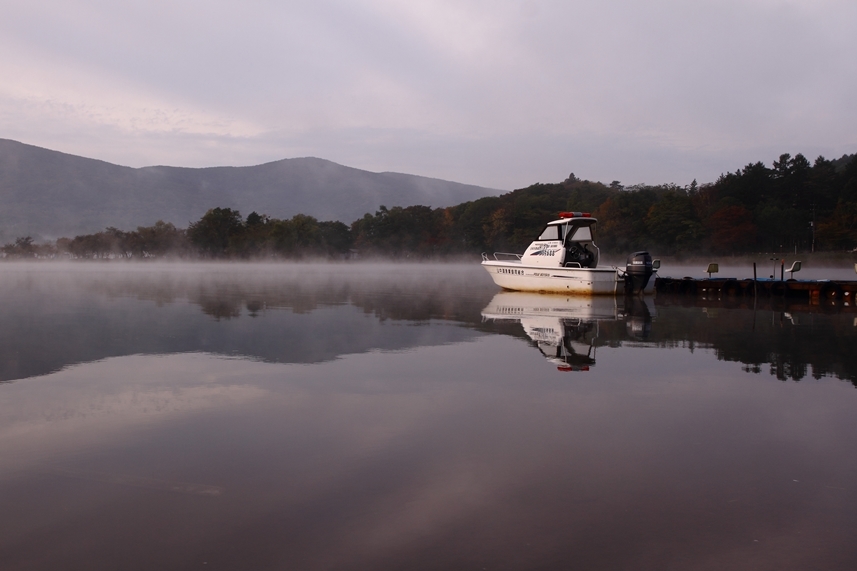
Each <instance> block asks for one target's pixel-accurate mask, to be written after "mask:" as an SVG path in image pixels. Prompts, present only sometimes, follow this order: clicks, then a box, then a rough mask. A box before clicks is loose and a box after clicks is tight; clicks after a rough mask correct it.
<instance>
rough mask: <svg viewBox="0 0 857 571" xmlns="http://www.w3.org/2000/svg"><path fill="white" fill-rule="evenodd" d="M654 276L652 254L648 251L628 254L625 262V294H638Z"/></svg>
mask: <svg viewBox="0 0 857 571" xmlns="http://www.w3.org/2000/svg"><path fill="white" fill-rule="evenodd" d="M651 277H652V255H651V254H649V253H648V252H645V251H644V252H634V253H633V254H631V255H630V256H628V262H627V263H626V264H625V294H626V295H631V294H633V295H638V294H640V293H642V292H643V289H644V288H645V287H646V285H647V284H648V283H649V278H651Z"/></svg>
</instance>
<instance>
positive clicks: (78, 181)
mask: <svg viewBox="0 0 857 571" xmlns="http://www.w3.org/2000/svg"><path fill="white" fill-rule="evenodd" d="M500 193H501V191H500V190H494V189H490V188H483V187H479V186H473V185H466V184H460V183H456V182H449V181H445V180H439V179H433V178H427V177H421V176H414V175H407V174H400V173H392V172H384V173H373V172H369V171H364V170H359V169H355V168H350V167H346V166H342V165H339V164H336V163H333V162H331V161H326V160H323V159H317V158H299V159H284V160H281V161H276V162H272V163H266V164H262V165H258V166H252V167H212V168H180V167H163V166H154V167H144V168H136V169H135V168H130V167H122V166H118V165H113V164H110V163H107V162H104V161H99V160H94V159H87V158H84V157H78V156H74V155H68V154H65V153H60V152H57V151H51V150H48V149H43V148H40V147H35V146H32V145H25V144H23V143H19V142H17V141H11V140H8V139H0V240H5V241H8V240H10V239H13V238H14V237H17V236H24V235H30V236H33V237H39V238H57V237H60V236H75V235H78V234H83V233H90V232H96V231H99V230H103V229H104V228H106V227H107V226H113V227H116V228H119V229H122V230H132V229H135V228H136V227H137V226H150V225H152V224H154V223H155V222H156V221H158V220H164V221H166V222H172V223H173V224H175V225H176V226H178V227H186V226H187V224H188V223H189V222H193V221H195V220H198V219H199V218H200V217H201V216H202V215H203V214H205V212H206V211H207V210H208V209H209V208H214V207H224V208H225V207H228V208H236V209H238V210H240V211H241V213H242V214H243V215H245V216H246V215H247V214H249V213H250V212H252V211H256V212H258V213H260V214H267V215H269V216H273V217H276V218H291V217H292V216H294V215H295V214H308V215H310V216H314V217H316V218H318V219H319V220H339V221H342V222H345V223H346V224H350V223H351V222H353V221H354V220H356V219H358V218H360V217H362V216H363V215H364V214H365V213H367V212H369V213H374V212H375V211H376V210H377V209H378V207H379V206H381V205H385V206H387V207H393V206H412V205H415V204H422V205H425V206H431V207H435V208H436V207H442V206H451V205H454V204H459V203H461V202H465V201H469V200H475V199H477V198H481V197H483V196H492V195H498V194H500Z"/></svg>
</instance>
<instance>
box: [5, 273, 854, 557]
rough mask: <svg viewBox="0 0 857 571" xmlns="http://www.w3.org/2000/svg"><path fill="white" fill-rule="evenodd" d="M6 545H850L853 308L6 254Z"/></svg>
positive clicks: (727, 551)
mask: <svg viewBox="0 0 857 571" xmlns="http://www.w3.org/2000/svg"><path fill="white" fill-rule="evenodd" d="M0 320H2V321H0V323H2V327H0V506H2V510H0V569H3V570H6V571H8V570H18V569H21V570H23V569H26V570H42V569H51V570H56V569H86V570H100V569H105V570H107V569H109V570H126V569H129V570H130V569H134V570H136V569H140V570H143V569H146V570H152V569H205V570H215V569H223V570H235V569H249V570H267V569H272V570H274V569H276V570H281V569H285V570H322V569H324V570H327V569H342V570H352V569H372V570H386V569H409V570H410V569H475V570H481V569H491V570H497V569H546V570H547V569H550V570H553V569H611V570H617V569H622V570H625V569H627V570H640V569H652V570H662V569H675V570H688V569H690V570H697V569H698V570H702V569H705V570H708V569H711V570H715V569H716V570H722V569H731V570H736V569H737V570H741V569H748V570H749V569H752V570H766V569H770V570H786V569H795V570H798V569H799V570H805V569H825V570H835V569H843V570H844V569H848V570H851V569H855V568H857V543H855V541H854V538H855V537H857V390H855V385H857V312H855V310H854V307H851V306H845V305H843V304H841V303H840V304H839V305H836V304H831V303H828V304H827V305H820V306H819V305H816V306H812V305H784V304H783V302H782V301H776V300H775V302H774V303H770V302H769V301H768V300H763V299H760V300H759V305H757V306H756V307H754V306H753V301H752V300H746V299H738V300H734V299H733V300H716V299H715V300H701V299H695V298H682V297H669V296H660V297H658V298H656V299H647V300H637V301H636V302H634V303H627V304H626V303H625V301H624V300H622V299H619V300H613V299H612V298H609V299H601V298H599V299H575V298H565V297H562V296H538V295H526V294H513V293H500V292H499V290H498V289H497V288H496V287H495V286H494V285H493V283H492V282H491V280H490V278H489V277H488V275H487V274H486V273H485V272H484V271H483V270H482V269H481V268H480V267H479V266H478V264H473V265H430V264H427V265H414V264H408V265H404V264H399V265H397V264H385V265H372V264H334V265H312V264H281V265H256V264H241V265H213V264H212V265H206V264H198V265H191V266H179V265H168V264H165V265H150V264H140V265H132V264H127V265H126V264H103V265H101V264H95V263H89V264H74V265H63V264H29V265H28V264H10V263H7V264H2V265H0Z"/></svg>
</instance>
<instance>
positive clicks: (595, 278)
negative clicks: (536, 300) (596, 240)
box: [482, 260, 655, 295]
mask: <svg viewBox="0 0 857 571" xmlns="http://www.w3.org/2000/svg"><path fill="white" fill-rule="evenodd" d="M482 267H483V268H485V270H486V271H487V272H488V274H489V275H490V276H491V279H493V280H494V283H496V284H497V285H498V286H500V287H501V288H503V289H507V290H511V291H532V292H544V293H565V294H571V295H624V294H625V278H624V273H620V270H619V269H617V268H556V267H545V266H528V265H524V264H521V263H516V262H503V261H494V260H486V261H483V262H482ZM654 284H655V276H652V278H651V279H650V280H649V283H648V284H647V285H646V288H645V290H644V293H650V292H652V291H654Z"/></svg>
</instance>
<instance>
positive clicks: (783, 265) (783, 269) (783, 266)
mask: <svg viewBox="0 0 857 571" xmlns="http://www.w3.org/2000/svg"><path fill="white" fill-rule="evenodd" d="M785 273H786V261H785V260H780V281H783V276H784V275H785Z"/></svg>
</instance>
